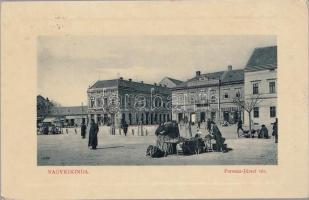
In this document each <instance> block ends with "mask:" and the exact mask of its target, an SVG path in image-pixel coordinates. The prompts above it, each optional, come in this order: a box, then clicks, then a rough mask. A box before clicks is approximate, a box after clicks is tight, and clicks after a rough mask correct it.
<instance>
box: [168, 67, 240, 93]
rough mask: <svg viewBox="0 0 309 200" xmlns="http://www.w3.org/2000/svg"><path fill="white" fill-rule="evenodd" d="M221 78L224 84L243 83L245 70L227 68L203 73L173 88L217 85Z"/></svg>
mask: <svg viewBox="0 0 309 200" xmlns="http://www.w3.org/2000/svg"><path fill="white" fill-rule="evenodd" d="M219 80H220V81H221V84H223V85H228V84H233V83H242V82H243V81H244V70H243V69H236V70H227V71H219V72H213V73H206V74H201V75H200V76H195V77H193V78H191V79H189V80H188V81H186V82H183V83H181V84H179V85H177V86H176V87H175V88H173V89H183V88H191V87H204V86H206V85H217V84H218V82H219Z"/></svg>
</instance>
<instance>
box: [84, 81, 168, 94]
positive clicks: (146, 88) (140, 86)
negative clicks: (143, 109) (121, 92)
mask: <svg viewBox="0 0 309 200" xmlns="http://www.w3.org/2000/svg"><path fill="white" fill-rule="evenodd" d="M106 87H117V88H131V89H133V90H138V91H140V92H147V93H149V92H150V91H151V88H155V89H156V91H157V92H161V93H166V94H169V93H170V90H169V88H167V87H165V86H162V85H160V84H157V85H153V84H148V83H144V82H136V81H132V80H124V79H112V80H99V81H97V82H96V83H95V84H94V85H93V86H91V87H90V89H99V88H106Z"/></svg>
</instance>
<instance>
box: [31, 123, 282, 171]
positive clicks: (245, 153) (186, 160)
mask: <svg viewBox="0 0 309 200" xmlns="http://www.w3.org/2000/svg"><path fill="white" fill-rule="evenodd" d="M132 128H134V127H130V129H129V134H128V135H127V136H124V135H118V132H116V133H117V135H109V127H100V132H99V134H98V143H99V145H98V149H97V150H91V149H89V148H88V147H87V144H88V139H82V138H81V136H80V131H79V129H78V128H77V129H76V131H77V134H76V133H75V130H74V129H72V128H71V129H69V130H68V134H66V133H65V134H60V135H38V136H37V137H38V153H37V161H38V165H56V166H80V165H275V164H277V144H275V143H274V139H273V138H271V139H257V138H253V139H250V138H237V134H236V132H235V130H236V127H235V126H230V127H220V129H221V132H222V134H223V136H224V137H225V138H227V140H226V143H227V144H228V148H231V149H232V150H231V151H229V152H228V153H221V152H208V153H202V154H199V155H190V156H184V155H179V156H177V155H168V156H167V157H163V158H150V157H148V156H146V155H145V154H146V149H147V147H148V146H149V145H151V144H155V141H156V137H155V136H154V130H155V127H146V126H145V127H144V128H145V129H147V133H148V135H147V136H146V133H145V131H144V136H137V135H136V133H137V130H136V128H135V135H134V136H133V135H132V131H131V129H132ZM180 131H181V135H184V136H185V135H186V134H188V133H186V131H185V128H183V127H182V128H180ZM64 132H65V131H64ZM193 132H195V128H194V129H193ZM202 133H203V134H205V133H206V131H205V130H204V129H203V128H202ZM87 136H88V135H87Z"/></svg>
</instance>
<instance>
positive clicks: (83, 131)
mask: <svg viewBox="0 0 309 200" xmlns="http://www.w3.org/2000/svg"><path fill="white" fill-rule="evenodd" d="M80 128H81V130H80V133H81V135H82V138H83V139H85V138H86V128H87V127H86V125H85V122H83V123H82V126H81V127H80Z"/></svg>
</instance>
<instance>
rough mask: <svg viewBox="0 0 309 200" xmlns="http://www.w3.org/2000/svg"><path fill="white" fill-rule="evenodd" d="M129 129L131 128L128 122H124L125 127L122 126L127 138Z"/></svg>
mask: <svg viewBox="0 0 309 200" xmlns="http://www.w3.org/2000/svg"><path fill="white" fill-rule="evenodd" d="M128 127H129V125H128V124H127V122H124V123H123V125H122V129H123V132H124V135H125V136H127V132H128Z"/></svg>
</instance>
